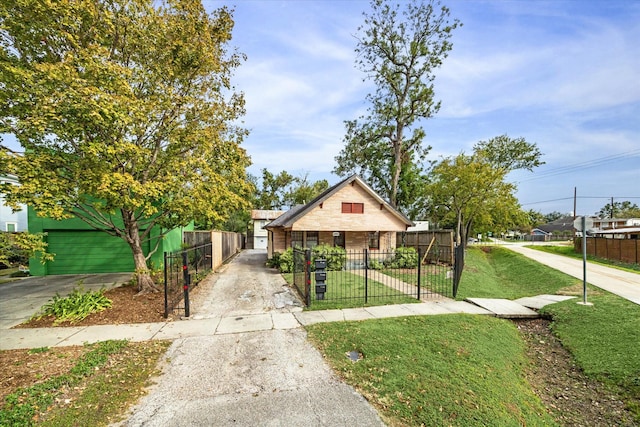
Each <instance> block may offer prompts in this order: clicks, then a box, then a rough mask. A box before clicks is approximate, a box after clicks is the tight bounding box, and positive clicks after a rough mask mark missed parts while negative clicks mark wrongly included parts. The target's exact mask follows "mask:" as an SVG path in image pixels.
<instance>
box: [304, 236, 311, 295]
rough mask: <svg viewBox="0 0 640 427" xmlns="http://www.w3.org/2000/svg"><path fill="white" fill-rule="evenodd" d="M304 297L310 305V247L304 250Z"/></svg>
mask: <svg viewBox="0 0 640 427" xmlns="http://www.w3.org/2000/svg"><path fill="white" fill-rule="evenodd" d="M304 266H305V267H304V299H305V300H306V301H305V302H306V303H307V307H311V249H305V250H304Z"/></svg>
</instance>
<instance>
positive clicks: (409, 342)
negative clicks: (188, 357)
mask: <svg viewBox="0 0 640 427" xmlns="http://www.w3.org/2000/svg"><path fill="white" fill-rule="evenodd" d="M462 278H463V279H462V283H461V285H460V295H459V297H460V298H464V297H465V296H475V297H494V298H518V297H522V296H527V295H537V294H554V293H574V294H576V295H580V294H581V289H582V283H581V281H579V280H577V279H573V278H571V277H569V276H566V275H565V274H563V273H559V272H556V271H554V270H551V269H549V268H547V267H545V266H542V265H540V264H538V263H536V262H534V261H531V260H529V259H527V258H525V257H523V256H521V255H519V254H516V253H514V252H511V251H509V250H508V249H504V248H499V247H492V248H491V249H490V250H488V249H485V250H483V249H482V248H477V247H474V248H469V250H468V251H467V259H466V266H465V271H464V273H463V276H462ZM589 295H590V301H591V302H593V303H594V305H593V306H583V305H578V304H576V301H578V300H579V298H576V299H575V300H569V301H566V302H563V303H558V304H552V305H549V306H547V307H546V308H545V310H544V313H545V314H547V315H548V316H550V317H552V318H553V322H552V328H553V331H554V333H555V334H556V335H557V336H558V337H559V338H560V339H561V341H562V342H563V344H564V345H565V346H566V347H567V349H568V350H569V351H570V352H571V353H572V355H573V356H574V357H575V362H576V364H577V366H579V367H580V368H581V369H582V370H584V372H585V373H586V374H587V375H589V376H591V377H593V378H596V379H598V380H600V381H602V382H603V383H604V384H605V385H606V386H607V388H608V389H610V390H611V393H612V394H617V395H619V396H620V397H621V398H622V399H623V400H624V401H625V403H626V404H627V407H628V408H629V409H630V411H631V413H632V414H633V416H635V421H636V423H638V424H640V352H639V351H638V350H637V349H639V348H640V332H639V331H640V306H638V305H636V304H633V303H631V302H628V301H626V300H624V299H622V298H620V297H617V296H615V295H611V294H609V293H607V292H605V291H601V290H596V289H594V288H591V290H590V294H589ZM307 330H308V332H309V338H310V339H311V340H312V342H313V343H314V344H315V345H316V346H317V347H318V348H319V349H320V351H321V352H322V353H323V354H324V355H325V357H326V358H327V360H328V361H329V363H330V364H331V365H332V366H333V367H334V369H335V371H336V372H337V373H338V375H340V376H341V377H343V378H344V379H345V381H347V382H348V383H349V384H351V385H353V386H354V387H355V388H356V389H358V390H359V391H360V392H361V393H363V395H364V396H365V397H366V398H367V399H368V400H369V401H371V402H372V403H373V404H374V405H376V407H377V409H378V411H379V413H380V414H381V415H382V417H383V418H384V419H385V421H386V422H387V423H389V424H390V425H428V426H431V425H456V426H476V425H492V426H493V425H496V426H497V425H500V426H503V425H504V426H511V425H513V426H517V425H528V426H536V425H556V424H554V421H553V419H551V418H550V416H549V415H548V414H547V413H546V411H545V410H544V408H543V406H542V404H541V403H540V401H539V399H538V398H537V396H535V395H534V393H533V392H532V390H531V387H530V386H529V384H528V382H527V380H526V376H525V371H526V367H527V365H528V363H529V361H528V359H527V354H526V353H525V351H524V344H523V341H522V339H521V338H520V336H519V334H518V331H517V329H516V328H515V326H514V325H513V323H511V322H510V321H508V320H501V319H495V318H491V317H485V316H471V315H456V314H451V315H441V316H420V317H408V318H395V319H380V320H368V321H362V322H336V323H322V324H316V325H313V326H310V327H308V328H307ZM351 351H355V352H358V353H360V354H362V356H363V358H362V360H360V361H358V362H355V363H354V362H352V361H351V360H350V359H348V358H347V357H346V354H347V353H348V352H351Z"/></svg>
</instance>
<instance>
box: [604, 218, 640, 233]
mask: <svg viewBox="0 0 640 427" xmlns="http://www.w3.org/2000/svg"><path fill="white" fill-rule="evenodd" d="M638 226H640V218H594V219H593V228H595V229H597V230H613V229H618V228H627V227H638Z"/></svg>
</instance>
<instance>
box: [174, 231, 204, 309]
mask: <svg viewBox="0 0 640 427" xmlns="http://www.w3.org/2000/svg"><path fill="white" fill-rule="evenodd" d="M211 269H212V245H211V243H206V244H204V245H199V246H195V247H192V248H188V249H183V250H181V251H176V252H165V253H164V317H165V318H166V317H168V316H169V313H172V312H175V311H176V310H184V315H185V317H189V315H190V307H189V290H190V289H191V288H193V287H194V286H197V285H198V283H199V282H200V281H201V280H202V279H203V278H204V277H205V276H206V275H207V274H208V273H209V272H210V271H211ZM181 302H182V303H183V305H182V306H180V303H181Z"/></svg>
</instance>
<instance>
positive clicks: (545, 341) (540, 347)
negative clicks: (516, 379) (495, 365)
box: [515, 319, 636, 426]
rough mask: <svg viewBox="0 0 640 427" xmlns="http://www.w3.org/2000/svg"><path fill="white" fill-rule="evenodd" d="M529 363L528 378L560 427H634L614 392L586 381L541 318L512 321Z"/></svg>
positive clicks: (597, 383)
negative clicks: (520, 336)
mask: <svg viewBox="0 0 640 427" xmlns="http://www.w3.org/2000/svg"><path fill="white" fill-rule="evenodd" d="M515 323H516V325H517V327H518V330H519V331H520V333H521V335H522V337H523V338H524V340H525V342H526V344H527V347H528V351H527V354H528V355H529V359H530V360H531V367H530V370H529V373H528V379H529V382H530V383H531V385H532V386H533V388H534V390H535V391H536V393H537V394H538V396H540V398H541V399H542V401H543V403H544V404H545V406H546V407H547V409H548V410H549V412H550V413H551V414H552V415H553V416H554V417H555V418H556V420H557V421H558V422H559V423H560V424H561V425H563V426H635V425H636V424H635V422H634V421H633V420H632V418H631V416H630V414H629V412H628V411H627V410H626V409H625V404H624V402H623V401H622V400H620V398H619V397H618V396H617V395H616V392H615V391H611V390H608V389H607V387H605V386H604V385H603V384H601V383H600V382H598V381H595V380H593V379H590V378H588V377H587V376H586V375H584V373H583V372H582V371H581V370H580V369H579V367H577V366H576V364H575V363H574V361H573V358H572V357H571V354H570V353H569V352H568V351H567V350H566V349H565V348H564V347H563V346H562V343H561V342H560V341H559V340H558V339H557V338H556V336H555V335H553V333H552V332H551V330H550V329H549V323H550V322H549V321H548V320H544V319H536V320H521V321H516V322H515Z"/></svg>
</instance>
